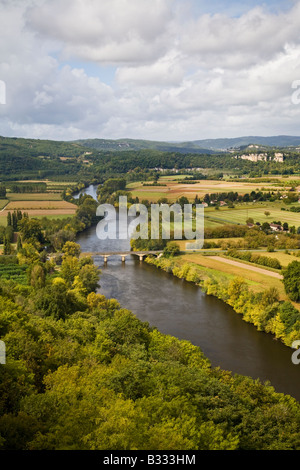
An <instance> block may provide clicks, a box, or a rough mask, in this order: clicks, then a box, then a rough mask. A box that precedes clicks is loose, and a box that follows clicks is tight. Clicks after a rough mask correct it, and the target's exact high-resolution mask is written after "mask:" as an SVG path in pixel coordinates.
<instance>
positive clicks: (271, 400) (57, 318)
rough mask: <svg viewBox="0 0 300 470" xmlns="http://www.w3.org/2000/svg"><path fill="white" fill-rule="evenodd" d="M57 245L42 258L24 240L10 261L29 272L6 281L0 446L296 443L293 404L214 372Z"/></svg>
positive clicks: (2, 291) (70, 247) (298, 421)
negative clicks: (108, 292) (105, 291)
mask: <svg viewBox="0 0 300 470" xmlns="http://www.w3.org/2000/svg"><path fill="white" fill-rule="evenodd" d="M29 245H31V246H29ZM62 251H63V256H62V258H61V259H60V260H59V263H58V264H57V261H56V260H55V259H52V260H48V261H46V263H42V262H41V255H42V253H39V251H38V250H37V249H36V248H35V247H34V246H33V245H32V243H25V246H23V248H21V249H20V251H19V252H18V254H17V255H16V256H15V257H14V258H12V257H11V258H10V263H11V264H12V263H16V265H17V266H19V267H22V266H23V267H26V272H27V275H25V279H24V275H23V277H22V278H21V277H20V279H22V282H21V281H19V280H18V279H17V278H16V279H15V280H12V279H10V280H5V279H2V281H1V288H0V304H1V319H0V335H1V338H2V339H3V340H4V342H5V344H6V349H7V363H6V364H5V366H4V365H0V379H1V380H0V384H1V385H0V389H1V393H0V397H1V398H0V447H1V448H2V449H4V450H5V449H6V450H61V449H67V450H95V449H97V450H102V449H109V450H114V449H115V450H143V449H146V450H153V449H155V450H174V449H177V450H204V449H205V450H234V449H237V450H260V449H262V450H276V449H280V450H295V449H300V440H299V436H300V434H299V430H300V405H299V403H297V401H296V400H294V399H293V398H291V397H289V396H285V395H283V394H278V393H276V392H275V391H274V389H273V388H272V387H271V386H269V385H267V384H262V383H260V382H259V381H258V380H256V381H254V380H252V379H250V378H248V377H243V376H240V375H233V374H232V373H230V372H227V371H223V370H220V369H219V368H216V369H215V368H212V367H211V365H210V363H209V361H208V360H207V358H205V357H204V355H203V353H202V352H201V350H200V349H199V348H198V347H196V346H193V345H192V344H191V343H190V342H188V341H183V340H179V339H176V338H174V337H172V336H169V335H165V334H162V333H160V332H159V331H158V330H157V329H156V328H151V327H150V326H149V325H148V323H145V322H141V321H140V320H138V318H136V317H135V316H134V315H133V314H132V313H131V312H130V311H128V310H126V309H124V308H122V307H121V306H120V305H119V304H118V302H117V301H115V300H108V299H106V298H105V297H104V296H103V295H101V290H100V293H95V288H96V286H97V285H98V283H99V276H100V272H99V270H98V269H97V268H96V266H94V265H93V262H92V260H91V259H90V258H84V257H80V247H79V246H78V245H77V244H76V243H74V242H67V243H65V245H64V246H63V249H62ZM4 258H5V257H4ZM20 276H21V274H20ZM100 284H101V277H100Z"/></svg>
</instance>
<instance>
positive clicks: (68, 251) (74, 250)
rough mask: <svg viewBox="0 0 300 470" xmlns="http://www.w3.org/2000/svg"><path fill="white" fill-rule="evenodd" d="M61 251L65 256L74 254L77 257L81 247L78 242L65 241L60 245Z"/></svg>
mask: <svg viewBox="0 0 300 470" xmlns="http://www.w3.org/2000/svg"><path fill="white" fill-rule="evenodd" d="M62 252H63V253H64V254H65V256H75V257H76V258H79V255H80V253H81V248H80V245H79V244H78V243H75V242H71V241H67V242H66V243H65V244H64V246H63V247H62Z"/></svg>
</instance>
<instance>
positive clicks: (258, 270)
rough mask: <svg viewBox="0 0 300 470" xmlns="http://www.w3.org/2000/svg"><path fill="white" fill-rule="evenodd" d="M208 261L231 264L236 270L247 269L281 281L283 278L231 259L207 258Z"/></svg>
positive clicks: (266, 270)
mask: <svg viewBox="0 0 300 470" xmlns="http://www.w3.org/2000/svg"><path fill="white" fill-rule="evenodd" d="M208 258H210V259H214V260H216V261H221V262H222V263H227V264H231V265H232V266H237V267H238V268H243V269H247V270H248V271H255V272H256V273H260V274H265V275H266V276H271V277H276V279H283V276H281V274H278V273H274V272H273V271H269V270H268V269H262V268H257V267H256V266H250V265H249V264H244V263H239V262H238V261H233V260H231V259H225V258H221V256H208Z"/></svg>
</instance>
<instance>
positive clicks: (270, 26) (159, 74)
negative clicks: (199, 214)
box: [0, 0, 300, 140]
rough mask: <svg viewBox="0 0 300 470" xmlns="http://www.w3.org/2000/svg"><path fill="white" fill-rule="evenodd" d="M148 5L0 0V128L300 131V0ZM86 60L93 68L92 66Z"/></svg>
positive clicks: (34, 132)
mask: <svg viewBox="0 0 300 470" xmlns="http://www.w3.org/2000/svg"><path fill="white" fill-rule="evenodd" d="M218 1H219V0H218ZM251 3H253V1H252V2H251ZM149 5H150V2H149V0H101V2H100V1H96V0H59V1H58V0H22V1H19V0H15V1H13V2H7V1H5V0H0V80H3V81H5V83H6V88H7V104H6V105H5V106H3V105H1V106H0V126H1V134H2V135H3V134H4V135H5V134H6V135H22V136H30V137H39V138H42V137H47V138H59V139H63V138H66V139H73V138H81V137H104V138H118V137H136V138H153V139H159V140H187V139H198V138H202V137H203V138H205V137H218V136H222V137H224V136H234V135H245V134H250V133H251V134H252V133H258V134H259V133H261V132H262V133H263V134H264V135H268V134H269V135H270V134H274V133H287V134H291V133H298V132H299V131H298V128H299V119H300V106H298V107H297V106H295V105H293V104H292V102H291V95H292V92H293V90H292V89H291V85H292V82H293V81H294V80H297V79H300V35H299V28H298V24H299V19H300V2H296V3H295V5H294V6H293V8H292V9H290V10H287V11H283V12H277V13H274V12H270V11H269V10H267V9H264V8H262V7H261V6H257V7H255V8H252V9H250V10H247V11H245V12H244V13H243V14H242V15H240V16H237V17H233V16H230V15H229V14H226V8H223V11H222V14H203V15H201V14H200V15H199V10H198V15H196V14H195V10H194V9H193V8H192V6H191V10H190V13H189V14H188V13H187V12H188V11H189V10H188V9H187V8H186V7H184V6H183V4H182V1H181V0H152V1H151V7H149ZM191 5H192V4H191ZM224 5H225V3H224ZM68 61H69V64H68ZM75 62H76V64H77V65H76V67H74V66H72V65H71V64H72V63H75ZM89 63H93V64H98V66H99V73H97V69H96V68H95V67H93V76H92V75H91V74H89V72H88V70H89V67H86V64H89ZM103 64H114V66H115V67H116V73H115V80H110V81H109V82H108V83H103V81H102V80H101V65H103Z"/></svg>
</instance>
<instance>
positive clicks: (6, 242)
mask: <svg viewBox="0 0 300 470" xmlns="http://www.w3.org/2000/svg"><path fill="white" fill-rule="evenodd" d="M11 251H12V249H11V244H10V240H9V238H8V237H7V236H6V237H4V243H3V254H4V255H10V254H11Z"/></svg>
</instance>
